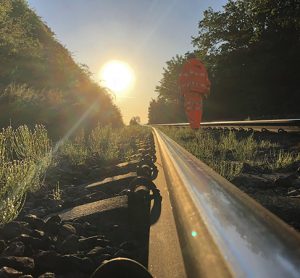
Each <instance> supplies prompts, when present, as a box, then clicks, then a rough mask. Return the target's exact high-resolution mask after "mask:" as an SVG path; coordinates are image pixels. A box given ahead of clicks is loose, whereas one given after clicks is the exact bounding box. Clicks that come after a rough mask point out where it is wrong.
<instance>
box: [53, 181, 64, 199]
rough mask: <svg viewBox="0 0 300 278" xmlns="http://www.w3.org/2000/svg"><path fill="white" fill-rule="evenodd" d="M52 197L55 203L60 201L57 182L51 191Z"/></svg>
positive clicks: (59, 190)
mask: <svg viewBox="0 0 300 278" xmlns="http://www.w3.org/2000/svg"><path fill="white" fill-rule="evenodd" d="M52 197H53V200H57V201H59V200H61V197H62V190H61V189H60V187H59V182H57V184H56V185H55V187H54V189H53V190H52Z"/></svg>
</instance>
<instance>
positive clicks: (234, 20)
mask: <svg viewBox="0 0 300 278" xmlns="http://www.w3.org/2000/svg"><path fill="white" fill-rule="evenodd" d="M299 13H300V4H299V1H296V0H289V1H281V0H254V1H246V0H237V1H232V0H229V1H228V3H227V4H226V5H225V6H224V11H221V12H215V11H213V10H212V9H208V10H206V11H205V12H204V18H203V19H202V20H201V21H200V22H199V34H198V36H197V37H195V38H193V44H194V46H195V47H197V51H198V53H199V55H200V56H201V57H202V59H203V60H204V61H205V62H206V64H207V65H208V67H209V70H210V74H211V77H212V94H211V98H210V99H209V100H208V101H207V104H206V108H207V113H206V116H207V117H208V118H211V119H234V118H235V119H244V118H246V117H247V116H251V117H256V118H258V117H264V116H265V117H267V116H269V117H272V116H273V117H279V116H283V117H286V116H287V115H293V114H294V115H297V114H299V109H298V108H297V105H296V103H297V102H299V100H300V99H299V93H298V92H299V89H298V84H297V83H298V82H297V80H298V77H297V75H298V64H299V62H300V54H299V51H298V49H299V46H300V35H299V34H300V21H299ZM237 104H238V105H237Z"/></svg>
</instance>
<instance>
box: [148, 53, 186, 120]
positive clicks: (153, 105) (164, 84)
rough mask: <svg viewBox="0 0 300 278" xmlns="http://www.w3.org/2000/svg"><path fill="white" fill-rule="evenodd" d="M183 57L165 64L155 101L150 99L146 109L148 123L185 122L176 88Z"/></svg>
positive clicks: (176, 57)
mask: <svg viewBox="0 0 300 278" xmlns="http://www.w3.org/2000/svg"><path fill="white" fill-rule="evenodd" d="M184 60H185V57H183V56H179V55H176V56H175V57H172V59H171V60H169V61H167V62H166V67H165V68H163V77H162V79H161V80H160V81H159V85H158V86H156V88H155V92H156V93H157V94H158V98H157V100H155V99H152V100H151V102H150V106H149V109H148V118H149V123H172V122H178V121H185V115H184V109H183V102H182V99H181V98H180V93H179V88H178V77H179V73H180V71H181V67H182V64H183V62H184Z"/></svg>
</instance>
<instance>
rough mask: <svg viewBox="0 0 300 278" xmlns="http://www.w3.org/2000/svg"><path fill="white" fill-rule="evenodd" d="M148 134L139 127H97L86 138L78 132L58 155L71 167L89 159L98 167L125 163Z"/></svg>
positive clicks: (144, 129) (148, 131)
mask: <svg viewBox="0 0 300 278" xmlns="http://www.w3.org/2000/svg"><path fill="white" fill-rule="evenodd" d="M150 132H151V131H150V129H148V128H146V127H140V126H129V127H124V128H118V129H114V128H112V127H110V126H106V127H100V126H98V127H96V128H95V129H94V130H92V132H91V133H90V134H89V135H88V136H85V134H84V133H83V132H80V133H79V134H78V135H77V136H76V137H75V138H74V139H73V140H72V141H71V140H69V141H67V142H66V143H65V144H64V145H63V146H62V148H61V151H60V155H62V156H65V157H66V158H67V160H68V161H70V162H71V164H72V165H81V164H85V163H86V162H87V161H88V160H90V159H93V160H96V161H97V163H98V164H99V165H105V164H109V163H112V162H116V161H127V160H129V159H130V157H131V156H132V155H133V154H134V153H136V151H137V142H138V141H140V140H142V139H143V138H146V137H147V136H148V135H149V134H150Z"/></svg>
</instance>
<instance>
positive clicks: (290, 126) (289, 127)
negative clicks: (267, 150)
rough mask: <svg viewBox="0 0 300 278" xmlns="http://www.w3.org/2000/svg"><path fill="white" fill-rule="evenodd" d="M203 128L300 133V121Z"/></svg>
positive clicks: (216, 124)
mask: <svg viewBox="0 0 300 278" xmlns="http://www.w3.org/2000/svg"><path fill="white" fill-rule="evenodd" d="M158 126H174V127H188V126H189V123H176V124H158ZM201 127H203V128H208V129H212V128H218V129H225V130H226V129H227V130H228V129H230V130H239V131H253V130H255V131H262V132H268V131H270V132H279V133H280V132H297V133H299V132H300V119H278V120H253V121H226V122H221V121H218V122H203V123H201Z"/></svg>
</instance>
